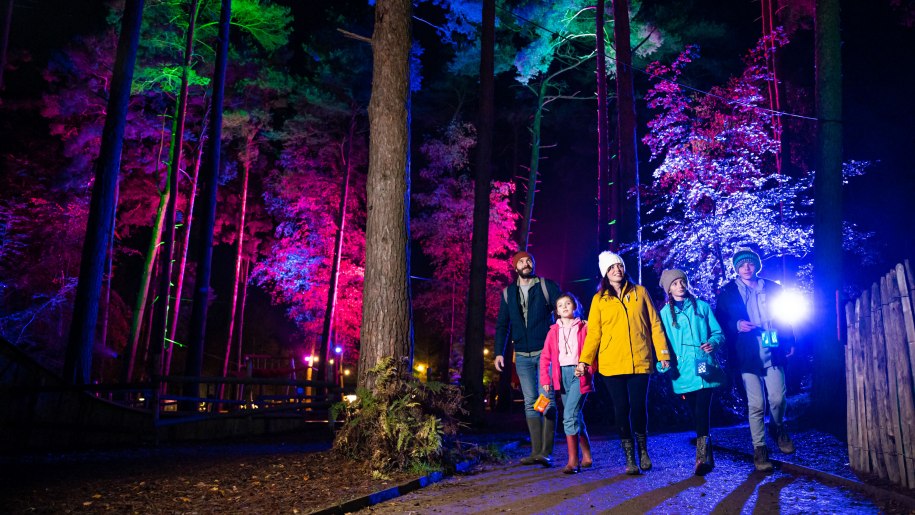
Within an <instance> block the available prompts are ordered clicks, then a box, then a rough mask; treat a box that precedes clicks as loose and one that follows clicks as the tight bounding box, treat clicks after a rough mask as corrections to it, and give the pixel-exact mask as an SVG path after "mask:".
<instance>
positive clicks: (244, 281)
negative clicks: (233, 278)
mask: <svg viewBox="0 0 915 515" xmlns="http://www.w3.org/2000/svg"><path fill="white" fill-rule="evenodd" d="M250 267H251V260H250V259H246V260H244V262H243V263H242V271H241V288H240V291H239V293H238V297H239V299H238V330H237V331H235V333H236V334H237V335H238V336H237V337H236V340H238V342H237V343H236V345H235V348H236V349H238V356H237V358H238V359H237V360H236V362H235V365H236V370H241V366H242V355H243V354H242V351H243V349H242V342H243V341H244V338H243V337H244V335H245V303H247V301H248V277H249V272H248V271H249V269H250Z"/></svg>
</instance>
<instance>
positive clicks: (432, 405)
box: [331, 358, 498, 477]
mask: <svg viewBox="0 0 915 515" xmlns="http://www.w3.org/2000/svg"><path fill="white" fill-rule="evenodd" d="M370 374H371V375H372V377H374V378H375V384H374V386H373V387H372V389H371V390H368V389H365V388H360V389H358V390H357V392H356V399H355V400H354V401H352V402H348V401H344V402H341V403H338V404H336V405H335V406H334V407H333V408H332V410H331V416H332V417H333V418H334V419H335V420H336V419H338V418H339V417H342V419H343V423H342V425H341V427H340V429H339V431H338V432H337V435H336V437H335V438H334V446H333V449H334V451H335V452H339V453H341V454H343V455H344V456H346V457H348V458H351V459H354V460H359V461H367V462H369V463H370V464H371V467H372V471H373V476H376V477H385V475H386V474H387V473H389V472H394V471H407V472H410V473H414V474H416V475H426V474H429V473H432V472H446V473H450V472H454V471H455V470H456V469H457V468H458V464H460V463H466V462H470V463H471V464H475V463H481V462H484V461H492V460H494V459H497V457H498V455H497V454H496V453H495V452H494V451H493V450H492V449H490V448H489V447H483V446H480V445H476V444H472V443H466V442H461V441H460V440H459V439H458V433H459V430H460V428H461V426H462V424H461V422H460V421H459V420H458V417H459V416H460V415H461V414H463V413H465V411H464V409H463V408H462V405H463V401H464V399H463V395H462V392H461V389H460V388H459V387H457V386H453V385H447V384H444V383H437V382H427V383H423V382H421V381H418V380H416V379H414V378H413V377H412V376H411V375H410V374H409V367H408V363H406V362H405V361H404V362H398V361H397V360H395V359H394V358H385V359H383V360H381V361H380V362H379V363H378V364H377V365H376V366H375V368H373V369H372V370H371V371H370Z"/></svg>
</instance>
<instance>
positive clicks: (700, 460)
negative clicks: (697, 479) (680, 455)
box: [695, 436, 715, 476]
mask: <svg viewBox="0 0 915 515" xmlns="http://www.w3.org/2000/svg"><path fill="white" fill-rule="evenodd" d="M713 468H715V460H714V459H713V458H712V443H711V441H709V437H707V436H700V437H698V438H696V468H695V473H696V475H697V476H704V475H706V474H708V473H709V472H711V471H712V469H713Z"/></svg>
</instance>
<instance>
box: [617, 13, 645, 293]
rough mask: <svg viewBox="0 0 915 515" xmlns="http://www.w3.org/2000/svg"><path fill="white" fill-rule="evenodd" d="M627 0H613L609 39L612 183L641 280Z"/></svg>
mask: <svg viewBox="0 0 915 515" xmlns="http://www.w3.org/2000/svg"><path fill="white" fill-rule="evenodd" d="M629 36H630V30H629V1H628V0H614V1H613V41H614V42H615V43H616V101H617V103H618V104H617V105H618V106H619V109H618V113H617V116H618V118H617V127H618V131H617V139H618V140H619V157H618V160H617V163H618V166H619V176H618V178H617V179H616V180H618V181H619V182H616V181H614V185H617V184H619V186H618V187H617V190H616V194H617V197H618V199H619V202H620V203H621V205H622V206H625V210H621V211H622V214H623V220H624V221H625V226H624V227H625V230H620V232H621V233H622V234H621V235H620V236H622V237H623V238H626V239H627V240H629V241H631V242H635V243H636V244H637V247H636V263H635V265H636V270H638V278H637V279H638V281H639V282H642V251H641V249H642V221H641V219H640V216H639V212H640V206H639V190H638V188H639V160H638V138H637V136H636V131H635V121H636V120H635V87H634V86H633V78H632V45H631V44H630V42H629ZM633 188H635V195H636V197H635V201H634V202H629V201H627V200H626V193H627V192H628V191H629V190H631V189H633Z"/></svg>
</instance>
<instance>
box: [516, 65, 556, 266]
mask: <svg viewBox="0 0 915 515" xmlns="http://www.w3.org/2000/svg"><path fill="white" fill-rule="evenodd" d="M548 86H549V79H546V78H544V79H543V80H542V81H541V82H540V89H539V90H538V91H537V110H536V111H534V121H533V123H531V165H530V169H529V173H528V175H527V201H526V202H525V205H524V218H523V220H522V223H521V233H520V234H519V235H518V246H519V247H521V250H527V247H528V245H529V244H530V239H531V224H532V223H533V222H534V197H535V195H536V194H537V182H539V181H538V180H537V176H538V175H540V126H541V123H542V121H543V107H544V103H545V102H546V91H547V87H548Z"/></svg>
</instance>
